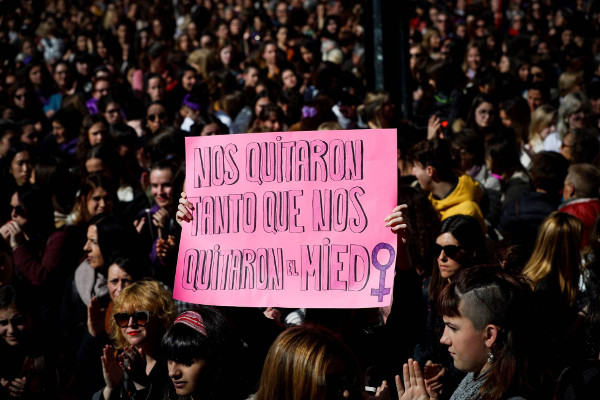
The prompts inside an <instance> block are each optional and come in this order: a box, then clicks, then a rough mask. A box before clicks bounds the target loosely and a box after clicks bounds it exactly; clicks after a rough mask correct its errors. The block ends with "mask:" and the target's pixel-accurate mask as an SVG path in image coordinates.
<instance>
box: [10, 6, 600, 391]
mask: <svg viewBox="0 0 600 400" xmlns="http://www.w3.org/2000/svg"><path fill="white" fill-rule="evenodd" d="M372 6H373V4H371V2H365V1H360V0H309V1H300V0H268V1H267V0H265V1H250V0H222V1H217V0H202V1H201V0H196V1H192V0H177V1H174V0H173V1H167V0H153V1H150V0H103V1H90V0H45V1H44V0H24V1H16V0H15V1H3V2H0V61H1V62H0V187H1V188H2V189H1V190H0V399H5V398H22V399H55V398H61V399H88V398H93V399H103V400H111V399H121V398H136V399H191V398H195V399H198V398H200V397H206V398H210V399H220V398H223V399H228V400H232V399H248V398H255V399H260V400H273V399H290V400H291V399H295V400H305V399H327V400H330V399H341V398H352V399H354V398H355V399H360V398H366V397H380V398H383V399H388V398H391V399H395V398H399V399H402V400H409V399H440V400H443V399H455V400H458V399H473V400H474V399H561V400H562V399H590V398H595V397H597V395H598V393H600V366H599V365H600V280H599V279H600V275H599V274H600V270H599V268H600V218H599V217H598V216H599V214H600V200H599V197H600V169H599V166H600V160H599V154H600V142H599V136H598V135H599V132H598V129H600V57H599V56H597V54H598V53H600V52H599V51H598V49H599V45H600V1H596V0H581V1H573V2H569V1H563V2H553V1H549V0H528V1H524V0H511V1H499V0H498V1H494V0H491V1H489V2H488V1H477V0H471V1H469V0H455V1H432V0H419V1H417V0H411V1H407V2H406V4H403V5H402V6H401V8H402V11H403V13H405V14H404V15H403V16H401V17H400V16H399V19H402V21H403V22H402V23H403V24H406V28H407V31H408V35H407V37H408V40H409V43H408V53H407V54H405V55H403V57H401V58H403V59H404V60H405V61H406V62H405V64H406V65H405V68H406V72H407V73H406V76H407V78H408V80H407V81H406V82H405V84H406V85H407V88H408V93H410V94H411V95H412V98H411V104H412V107H409V108H410V110H409V109H405V110H401V109H400V107H397V106H396V104H395V100H394V99H395V95H396V94H394V93H387V92H383V91H370V90H369V88H368V86H367V81H368V79H367V78H369V77H368V76H367V75H366V74H367V71H369V70H370V68H368V63H370V62H373V60H369V59H366V57H365V48H366V47H368V46H369V43H370V41H369V40H368V39H367V38H369V37H370V34H371V33H370V32H366V31H365V26H370V21H367V19H370V18H371V16H370V15H371V14H370V13H371V9H370V7H372ZM386 9H387V8H386V7H385V6H384V10H386ZM384 31H385V27H384ZM367 53H368V52H367ZM382 128H395V129H397V133H398V134H397V138H398V140H397V142H398V152H397V154H398V158H397V161H398V204H400V205H399V206H397V207H396V208H394V209H392V210H390V213H389V216H388V217H387V218H386V220H385V222H383V223H382V225H383V224H384V225H385V226H386V227H389V228H390V229H391V230H392V231H393V232H395V233H396V234H397V237H398V252H397V260H396V271H395V278H394V293H393V303H392V304H391V306H389V307H383V308H380V309H335V310H334V309H305V308H298V309H283V308H273V307H269V308H266V309H261V308H253V307H210V306H205V305H196V304H188V303H183V302H180V301H175V300H173V281H174V274H175V269H176V258H177V250H178V243H179V240H180V233H181V225H182V224H186V223H189V222H190V220H191V219H192V216H193V213H192V212H191V209H192V208H193V207H192V204H191V203H189V202H188V201H187V197H186V195H185V193H184V192H183V189H184V181H185V162H184V138H185V137H186V136H211V135H228V134H245V133H259V132H286V131H307V130H344V129H382ZM365 132H366V131H365ZM366 134H373V133H372V132H366ZM375 134H376V133H375ZM180 193H181V195H180ZM407 360H408V361H407Z"/></svg>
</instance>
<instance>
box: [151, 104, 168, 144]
mask: <svg viewBox="0 0 600 400" xmlns="http://www.w3.org/2000/svg"><path fill="white" fill-rule="evenodd" d="M168 123H169V114H168V113H167V107H166V106H165V105H164V104H163V103H162V102H161V101H153V102H152V103H150V105H149V106H148V108H146V135H148V136H153V135H155V134H156V132H158V130H159V129H160V128H161V127H163V126H165V125H167V124H168Z"/></svg>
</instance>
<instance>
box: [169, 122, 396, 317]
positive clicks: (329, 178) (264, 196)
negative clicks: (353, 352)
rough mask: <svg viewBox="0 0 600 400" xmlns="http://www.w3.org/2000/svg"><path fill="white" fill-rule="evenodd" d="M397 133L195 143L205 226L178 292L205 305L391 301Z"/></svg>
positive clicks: (187, 243) (194, 235) (180, 270)
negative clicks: (390, 220)
mask: <svg viewBox="0 0 600 400" xmlns="http://www.w3.org/2000/svg"><path fill="white" fill-rule="evenodd" d="M395 144H396V131H395V130H391V129H383V130H354V131H318V132H283V133H256V134H243V135H224V136H211V137H193V138H186V150H185V151H186V185H185V190H186V192H187V195H188V199H189V200H190V202H192V203H193V204H194V206H195V210H193V216H194V219H193V221H192V222H190V223H184V224H183V230H182V234H181V242H180V247H179V255H178V259H177V273H176V276H175V288H174V297H175V298H176V299H179V300H182V301H186V302H190V303H199V304H209V305H224V306H257V307H290V308H299V307H312V308H360V307H380V306H386V305H389V304H390V299H391V292H392V283H393V280H394V264H395V254H396V236H395V235H394V234H393V233H392V232H391V231H390V230H389V228H386V227H385V223H384V218H385V217H386V216H387V215H388V214H389V213H390V211H391V210H392V209H393V207H394V206H395V205H396V198H397V177H396V176H397V175H396V174H397V165H396V145H395Z"/></svg>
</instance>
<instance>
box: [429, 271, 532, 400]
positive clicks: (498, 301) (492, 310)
mask: <svg viewBox="0 0 600 400" xmlns="http://www.w3.org/2000/svg"><path fill="white" fill-rule="evenodd" d="M531 295H532V291H531V286H530V282H529V281H528V280H527V279H526V278H525V277H524V276H522V275H520V274H510V273H508V272H506V271H504V270H503V269H502V268H501V267H498V266H485V265H484V266H476V267H472V268H467V269H462V270H460V271H459V272H458V273H457V274H456V277H455V279H453V281H452V282H451V283H449V284H448V285H447V286H446V287H445V288H444V290H443V291H442V294H441V295H440V298H439V299H438V307H437V308H438V311H439V313H440V315H443V316H446V317H461V316H462V317H465V318H467V319H469V320H470V321H471V322H472V324H473V327H474V328H475V330H477V331H482V330H484V329H485V327H486V326H487V325H489V324H493V325H496V326H497V328H498V334H497V336H496V340H495V341H494V343H493V344H492V346H491V348H490V349H489V351H490V353H491V354H492V355H493V360H494V361H493V363H491V365H490V367H489V369H488V370H487V373H486V374H485V375H484V379H485V381H484V382H483V385H482V386H481V389H480V391H479V396H478V397H477V398H485V399H487V400H496V399H500V398H504V397H506V396H507V395H510V394H511V393H519V392H520V390H523V389H524V387H525V386H526V385H527V384H528V382H527V379H528V372H529V371H527V364H528V363H527V362H526V361H527V359H528V354H529V352H530V351H531V349H530V347H531V338H532V336H533V334H534V332H536V331H535V329H533V328H532V327H531V320H532V318H531V317H532V312H531V311H530V309H529V307H530V306H531V304H532V301H531ZM471 372H472V371H471Z"/></svg>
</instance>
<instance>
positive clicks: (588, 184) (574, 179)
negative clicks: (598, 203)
mask: <svg viewBox="0 0 600 400" xmlns="http://www.w3.org/2000/svg"><path fill="white" fill-rule="evenodd" d="M565 180H566V181H567V182H568V183H570V184H571V185H573V188H574V190H575V192H574V195H575V197H576V198H587V197H598V195H599V194H600V168H598V167H596V166H595V165H592V164H572V165H571V166H570V167H569V173H568V174H567V177H566V178H565Z"/></svg>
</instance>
